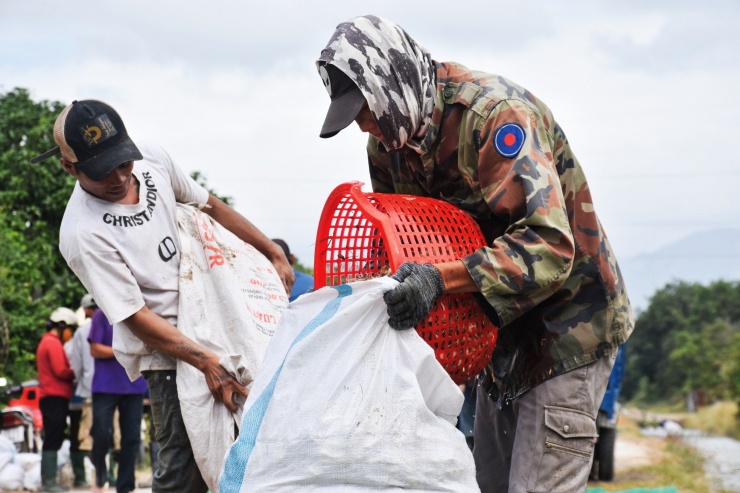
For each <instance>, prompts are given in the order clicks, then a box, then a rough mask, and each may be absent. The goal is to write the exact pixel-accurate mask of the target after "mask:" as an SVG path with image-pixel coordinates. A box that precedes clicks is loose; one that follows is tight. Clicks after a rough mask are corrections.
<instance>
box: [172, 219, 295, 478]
mask: <svg viewBox="0 0 740 493" xmlns="http://www.w3.org/2000/svg"><path fill="white" fill-rule="evenodd" d="M177 219H178V225H179V230H180V250H181V251H180V280H179V289H180V300H179V308H178V310H179V311H178V319H177V327H178V329H179V330H180V332H182V333H183V334H184V335H186V336H187V337H189V338H190V339H192V340H193V341H195V342H196V343H198V344H200V345H201V346H203V347H205V348H207V349H210V350H211V351H213V352H214V353H216V354H218V355H219V356H220V357H221V360H220V363H221V365H222V366H223V367H224V368H226V370H228V371H229V373H231V374H232V375H234V376H235V377H236V378H237V380H238V381H239V382H241V383H242V384H243V385H246V386H247V387H250V386H251V384H252V382H253V380H254V379H255V377H256V375H257V374H258V372H259V370H260V366H261V365H262V359H263V358H264V354H265V350H266V349H267V345H268V343H269V342H270V339H271V338H272V334H273V332H274V330H275V327H276V326H277V322H278V319H279V317H280V313H281V311H282V310H283V308H284V307H285V306H286V305H287V304H288V297H287V296H286V293H285V289H284V288H283V284H282V282H281V281H280V278H279V277H278V275H277V272H276V271H275V269H274V267H273V265H272V264H271V263H270V261H269V260H267V258H266V257H265V256H264V255H262V254H261V253H260V252H258V251H257V250H256V249H255V248H254V247H252V246H251V245H249V244H247V243H245V242H243V241H242V240H240V239H239V238H237V237H236V236H235V235H234V234H232V233H231V232H230V231H228V230H227V229H226V228H224V227H223V226H221V225H220V224H218V223H217V222H215V221H214V220H213V219H212V218H211V217H210V216H208V215H207V214H204V213H203V212H201V211H200V210H198V209H196V208H194V207H192V206H187V205H178V208H177ZM177 392H178V394H179V397H180V408H181V410H182V417H183V421H184V422H185V427H186V429H187V432H188V437H189V438H190V444H191V445H192V448H193V455H194V457H195V461H196V463H197V464H198V468H199V469H200V472H201V474H202V476H203V479H204V480H205V481H206V484H208V487H209V488H210V490H211V491H212V492H213V493H217V492H218V474H219V473H220V471H221V468H222V466H223V458H224V455H225V454H226V452H227V450H228V448H229V447H230V446H231V444H232V443H233V442H234V439H235V433H234V425H235V424H236V425H239V424H240V423H241V406H240V409H239V411H238V412H237V413H236V414H234V415H232V413H231V412H229V410H228V409H226V406H225V405H224V404H222V403H217V402H216V401H215V399H214V398H213V396H212V395H211V392H210V391H209V390H208V385H207V384H206V380H205V377H204V376H203V374H202V373H201V372H200V371H199V370H198V369H196V368H194V367H193V366H190V365H189V364H187V363H184V362H182V361H178V362H177ZM242 404H243V400H242Z"/></svg>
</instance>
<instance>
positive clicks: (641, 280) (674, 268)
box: [619, 229, 740, 311]
mask: <svg viewBox="0 0 740 493" xmlns="http://www.w3.org/2000/svg"><path fill="white" fill-rule="evenodd" d="M619 267H620V268H621V269H622V274H624V278H625V282H626V283H627V292H628V294H629V297H630V301H631V302H632V306H633V308H634V309H635V311H637V310H644V309H645V308H647V306H648V301H649V298H650V296H652V295H653V294H654V293H655V291H657V290H658V289H660V288H662V287H664V286H665V285H666V284H668V283H669V282H673V281H685V282H697V283H701V284H708V283H710V282H713V281H719V280H725V281H738V280H740V229H723V230H714V231H705V232H702V233H696V234H693V235H690V236H687V237H685V238H683V239H681V240H679V241H677V242H675V243H671V244H670V245H667V246H665V247H663V248H661V249H660V250H657V251H655V252H653V253H649V254H643V255H638V256H636V257H628V258H626V259H622V258H620V259H619Z"/></svg>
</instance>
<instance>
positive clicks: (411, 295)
mask: <svg viewBox="0 0 740 493" xmlns="http://www.w3.org/2000/svg"><path fill="white" fill-rule="evenodd" d="M391 277H392V278H393V279H395V280H396V281H398V282H400V283H401V284H399V285H398V286H396V287H395V288H393V289H391V290H390V291H386V293H385V294H384V295H383V299H384V300H385V303H386V305H388V316H389V317H390V319H389V320H388V323H389V324H390V326H391V327H393V328H394V329H396V330H403V329H411V328H413V327H416V326H417V325H419V323H421V321H422V320H424V318H425V317H426V316H427V315H429V311H430V310H431V309H432V305H434V302H435V301H436V300H437V298H439V297H440V296H442V295H443V294H444V285H443V284H442V274H440V273H439V271H438V270H437V269H436V268H435V267H433V266H432V265H430V264H414V263H412V262H406V263H404V264H402V265H401V267H399V268H398V270H397V271H396V273H395V274H393V275H392V276H391Z"/></svg>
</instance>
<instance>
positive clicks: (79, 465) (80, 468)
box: [69, 451, 90, 488]
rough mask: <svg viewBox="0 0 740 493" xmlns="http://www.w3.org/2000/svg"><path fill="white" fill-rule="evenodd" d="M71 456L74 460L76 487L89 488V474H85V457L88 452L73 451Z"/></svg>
mask: <svg viewBox="0 0 740 493" xmlns="http://www.w3.org/2000/svg"><path fill="white" fill-rule="evenodd" d="M69 456H70V460H71V461H72V472H74V475H75V482H74V487H75V488H89V487H90V483H88V482H87V477H86V476H87V475H86V474H85V457H87V452H82V451H80V452H72V453H70V454H69Z"/></svg>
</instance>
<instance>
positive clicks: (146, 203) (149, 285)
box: [59, 145, 208, 381]
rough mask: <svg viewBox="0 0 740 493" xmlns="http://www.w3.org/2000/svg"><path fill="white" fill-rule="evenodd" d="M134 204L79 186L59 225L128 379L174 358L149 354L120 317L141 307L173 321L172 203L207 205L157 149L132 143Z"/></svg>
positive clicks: (175, 244)
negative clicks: (136, 151)
mask: <svg viewBox="0 0 740 493" xmlns="http://www.w3.org/2000/svg"><path fill="white" fill-rule="evenodd" d="M137 147H138V148H139V150H140V151H141V154H142V155H143V157H144V159H143V160H141V161H136V162H135V163H134V170H133V173H134V175H135V176H136V178H137V179H138V180H139V203H138V204H136V205H123V204H116V203H113V202H108V201H105V200H102V199H99V198H97V197H95V196H93V195H90V194H89V193H87V192H85V191H84V190H83V189H82V187H80V184H79V183H77V185H76V186H75V189H74V191H73V192H72V196H71V197H70V199H69V202H68V203H67V209H66V210H65V212H64V218H63V219H62V226H61V228H60V230H59V250H60V251H61V252H62V256H64V258H65V260H66V261H67V264H68V265H69V267H70V268H71V269H72V271H73V272H74V273H75V274H76V275H77V277H78V278H79V279H80V282H82V284H83V285H84V286H85V288H86V289H87V291H88V292H89V293H90V294H92V295H93V298H95V302H96V303H97V305H98V307H99V308H101V309H102V310H103V312H104V313H105V315H106V316H107V317H108V320H109V321H110V322H111V323H112V324H113V325H114V330H113V351H114V353H115V355H116V358H117V359H118V361H119V362H120V363H121V365H123V367H124V368H125V369H126V372H127V373H128V376H129V378H131V380H132V381H133V380H135V379H136V378H138V377H139V375H140V372H141V371H144V370H168V369H174V368H175V367H176V364H175V360H174V359H173V358H172V357H170V356H168V355H166V354H163V353H159V352H156V351H154V350H153V349H152V348H150V347H148V346H146V345H145V344H144V343H143V342H141V340H140V339H139V338H138V337H136V336H135V335H134V334H133V333H132V332H131V331H130V330H129V329H128V328H127V327H126V326H125V325H123V324H122V323H121V321H122V320H125V319H126V318H128V317H130V316H131V315H133V314H134V313H136V312H137V311H139V310H140V309H141V308H143V307H144V306H145V305H146V306H147V308H149V309H150V310H151V311H152V312H154V313H156V314H157V315H159V316H161V317H163V318H164V319H166V320H167V321H168V322H170V323H172V324H175V325H176V324H177V303H178V277H179V268H180V240H179V234H178V229H177V216H176V203H177V202H182V203H190V202H195V203H198V204H205V203H206V202H207V201H208V191H207V190H206V189H204V188H203V187H201V186H200V185H198V184H197V183H195V181H194V180H193V179H191V178H190V177H189V176H187V175H186V174H185V173H184V172H183V171H182V170H181V169H180V168H179V167H178V166H177V165H176V164H175V163H174V162H173V161H172V159H171V158H170V156H169V155H168V154H167V153H166V152H165V151H164V149H162V148H161V147H159V146H152V145H137Z"/></svg>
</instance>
